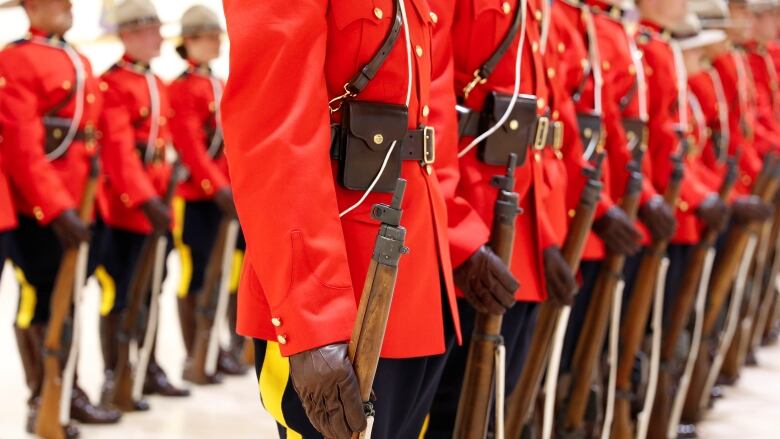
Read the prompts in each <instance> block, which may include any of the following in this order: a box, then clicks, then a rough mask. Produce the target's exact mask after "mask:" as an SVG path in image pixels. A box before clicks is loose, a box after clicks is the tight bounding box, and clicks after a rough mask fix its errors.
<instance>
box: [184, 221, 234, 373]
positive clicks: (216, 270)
mask: <svg viewBox="0 0 780 439" xmlns="http://www.w3.org/2000/svg"><path fill="white" fill-rule="evenodd" d="M237 237H238V221H236V220H235V219H233V218H229V217H224V218H223V219H222V221H221V222H220V224H219V229H218V230H217V239H216V241H215V243H214V247H213V248H212V250H211V255H210V256H209V263H208V266H207V268H206V279H205V282H204V283H203V291H202V292H201V295H200V297H199V298H198V307H197V310H196V314H195V315H196V317H195V318H196V320H195V328H196V329H195V341H194V343H193V349H192V358H191V359H190V362H189V363H188V364H187V367H186V375H187V379H188V380H189V381H192V382H194V383H197V384H208V383H211V382H213V376H214V374H215V373H216V369H217V368H216V366H217V359H218V356H219V334H218V332H219V327H220V324H219V323H220V321H221V317H222V316H224V315H225V312H226V307H227V302H226V301H227V299H228V298H229V293H230V291H229V286H230V285H229V282H230V264H231V263H232V256H233V252H234V251H235V247H236V239H237Z"/></svg>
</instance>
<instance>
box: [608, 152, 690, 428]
mask: <svg viewBox="0 0 780 439" xmlns="http://www.w3.org/2000/svg"><path fill="white" fill-rule="evenodd" d="M680 148H681V151H680V153H679V155H677V156H675V157H672V158H671V160H672V174H671V176H670V179H669V185H668V187H667V188H666V192H665V193H664V201H666V203H667V204H668V205H669V206H676V205H677V200H678V199H679V197H680V186H681V183H682V177H683V161H684V160H685V156H686V155H687V154H688V147H687V145H686V143H685V142H682V143H681V145H680ZM668 244H669V241H668V240H660V239H653V241H652V243H651V244H650V246H649V247H648V248H647V250H646V252H645V254H644V256H642V260H641V261H640V265H639V270H638V271H637V275H636V279H635V281H634V291H633V293H632V295H631V299H630V301H629V304H628V309H627V311H626V314H625V319H623V322H622V324H621V325H620V339H621V341H622V345H621V350H620V355H619V359H618V365H617V376H616V382H615V385H616V392H617V396H618V397H617V399H616V400H615V412H614V416H615V417H614V423H613V426H612V437H613V438H615V439H625V438H628V437H631V436H633V433H634V432H633V429H634V426H633V422H632V419H631V402H630V400H629V399H628V398H627V395H628V394H630V392H631V372H632V370H633V367H634V359H635V356H636V353H637V352H638V350H639V346H640V344H641V343H642V339H643V338H644V334H645V330H646V328H647V320H648V318H649V315H650V308H651V303H652V302H653V297H654V293H655V284H656V282H657V281H658V274H659V272H660V270H659V268H660V267H661V261H662V260H663V259H664V255H665V253H666V247H667V245H668Z"/></svg>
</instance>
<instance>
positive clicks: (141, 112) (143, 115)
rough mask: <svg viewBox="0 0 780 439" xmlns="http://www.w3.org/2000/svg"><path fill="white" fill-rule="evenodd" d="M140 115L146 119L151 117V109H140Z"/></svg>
mask: <svg viewBox="0 0 780 439" xmlns="http://www.w3.org/2000/svg"><path fill="white" fill-rule="evenodd" d="M138 114H140V115H141V117H146V116H148V115H149V109H148V108H146V107H141V108H140V109H138Z"/></svg>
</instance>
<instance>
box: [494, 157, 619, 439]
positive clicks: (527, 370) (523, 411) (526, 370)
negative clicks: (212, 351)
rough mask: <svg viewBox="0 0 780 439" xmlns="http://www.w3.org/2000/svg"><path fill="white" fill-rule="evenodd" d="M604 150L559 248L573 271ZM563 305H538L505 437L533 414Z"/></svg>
mask: <svg viewBox="0 0 780 439" xmlns="http://www.w3.org/2000/svg"><path fill="white" fill-rule="evenodd" d="M603 161H604V153H603V152H599V153H598V154H597V155H596V159H595V164H594V168H593V169H592V170H586V171H585V174H586V176H587V178H588V182H587V184H586V185H585V187H584V188H583V190H582V194H581V195H580V201H579V204H578V205H577V209H576V211H575V214H574V218H573V219H572V222H571V224H570V225H569V231H568V233H567V234H566V240H565V241H564V243H563V248H562V250H561V252H562V254H563V258H564V259H565V260H566V263H567V264H568V265H569V267H571V269H572V271H573V272H575V273H576V272H577V270H578V269H579V265H580V259H581V258H582V252H583V251H584V248H585V241H586V240H587V238H588V233H589V232H590V229H591V227H592V225H593V216H594V214H595V211H596V204H597V203H598V200H599V197H600V195H601V188H602V184H601V167H602V164H603ZM564 306H565V305H563V304H561V303H559V302H557V301H555V300H554V299H553V298H548V299H547V300H546V301H544V302H543V303H542V304H541V308H540V310H539V318H538V320H537V323H536V326H535V328H534V333H533V336H532V338H531V345H530V348H529V351H528V357H527V359H526V361H525V364H524V365H523V371H522V372H521V374H520V379H519V381H518V382H517V384H516V385H515V388H514V390H513V391H512V394H511V395H510V397H509V400H508V401H507V422H506V437H507V438H510V439H518V438H520V436H521V434H522V432H523V428H524V427H525V425H526V424H527V423H528V421H529V420H530V418H531V415H532V414H533V407H534V401H535V400H536V397H537V395H538V393H539V386H540V384H541V381H542V376H543V374H544V370H545V368H546V366H547V361H548V359H549V356H550V348H551V344H552V339H553V335H554V333H555V329H556V327H557V325H558V317H559V316H560V313H561V311H562V310H563V308H564Z"/></svg>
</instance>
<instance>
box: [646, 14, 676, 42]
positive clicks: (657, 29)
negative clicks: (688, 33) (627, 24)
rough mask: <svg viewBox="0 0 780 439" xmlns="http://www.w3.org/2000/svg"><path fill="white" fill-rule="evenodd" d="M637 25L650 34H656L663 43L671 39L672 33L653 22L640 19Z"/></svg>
mask: <svg viewBox="0 0 780 439" xmlns="http://www.w3.org/2000/svg"><path fill="white" fill-rule="evenodd" d="M639 24H640V25H641V26H643V27H644V28H646V29H648V30H650V31H651V32H654V33H657V34H658V36H660V37H661V38H662V39H663V40H664V41H670V40H671V39H672V32H671V31H670V30H669V29H667V28H665V27H663V26H661V25H660V24H658V23H656V22H655V21H651V20H648V19H646V18H642V19H641V20H640V21H639Z"/></svg>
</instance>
